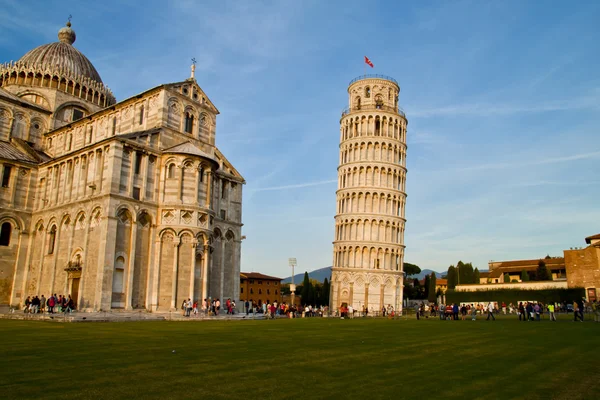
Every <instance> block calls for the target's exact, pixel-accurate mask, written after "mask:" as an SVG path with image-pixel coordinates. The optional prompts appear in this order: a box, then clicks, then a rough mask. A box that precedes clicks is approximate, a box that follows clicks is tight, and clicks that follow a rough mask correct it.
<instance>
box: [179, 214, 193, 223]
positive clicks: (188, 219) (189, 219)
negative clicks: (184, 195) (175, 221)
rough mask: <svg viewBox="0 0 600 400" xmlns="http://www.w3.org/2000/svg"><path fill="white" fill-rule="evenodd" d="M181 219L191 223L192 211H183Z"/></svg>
mask: <svg viewBox="0 0 600 400" xmlns="http://www.w3.org/2000/svg"><path fill="white" fill-rule="evenodd" d="M181 221H182V222H183V223H184V224H186V225H189V224H190V223H191V222H192V213H191V212H190V211H181Z"/></svg>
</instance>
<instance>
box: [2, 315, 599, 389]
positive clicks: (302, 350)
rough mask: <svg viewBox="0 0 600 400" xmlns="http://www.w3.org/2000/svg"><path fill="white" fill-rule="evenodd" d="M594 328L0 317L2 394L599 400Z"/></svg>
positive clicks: (509, 322)
mask: <svg viewBox="0 0 600 400" xmlns="http://www.w3.org/2000/svg"><path fill="white" fill-rule="evenodd" d="M599 334H600V323H594V322H591V321H586V322H585V323H579V322H578V323H573V322H571V321H570V319H569V320H567V319H563V320H559V321H558V322H557V323H550V322H549V321H547V320H545V321H542V322H518V321H516V320H515V317H510V318H509V317H503V318H499V319H498V320H497V321H495V322H492V321H489V322H488V321H484V320H479V321H476V322H472V321H470V320H468V321H439V320H437V319H428V320H421V321H416V320H414V319H409V320H384V319H370V318H369V319H354V320H339V319H333V318H325V319H319V318H311V319H295V320H275V321H206V322H196V323H194V322H128V323H51V322H35V321H17V320H0V338H1V340H2V345H1V346H0V371H2V373H1V374H0V398H9V399H17V398H55V399H56V398H60V399H68V398H90V399H92V398H93V399H96V398H107V399H116V398H139V399H142V398H161V399H168V398H173V399H175V398H177V399H182V398H196V399H244V400H247V399H322V398H334V399H369V400H373V399H388V398H394V399H400V398H402V399H411V398H415V399H430V398H431V399H449V398H456V399H469V398H483V399H512V398H523V399H549V398H562V399H598V398H599V397H600V366H598V360H599V356H600V340H599ZM173 350H175V353H173V352H172V351H173Z"/></svg>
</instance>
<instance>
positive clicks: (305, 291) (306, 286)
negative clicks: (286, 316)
mask: <svg viewBox="0 0 600 400" xmlns="http://www.w3.org/2000/svg"><path fill="white" fill-rule="evenodd" d="M300 295H301V296H302V304H309V299H310V279H308V272H306V271H305V272H304V281H302V292H301V293H300Z"/></svg>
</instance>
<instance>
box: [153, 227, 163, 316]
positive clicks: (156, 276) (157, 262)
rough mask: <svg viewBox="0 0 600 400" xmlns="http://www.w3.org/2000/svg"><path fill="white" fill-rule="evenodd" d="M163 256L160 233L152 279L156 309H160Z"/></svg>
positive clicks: (155, 249)
mask: <svg viewBox="0 0 600 400" xmlns="http://www.w3.org/2000/svg"><path fill="white" fill-rule="evenodd" d="M161 257H162V240H161V238H160V236H159V235H156V239H155V240H154V278H153V281H152V300H151V301H152V304H151V305H150V306H155V310H158V296H159V293H158V284H159V282H160V262H161Z"/></svg>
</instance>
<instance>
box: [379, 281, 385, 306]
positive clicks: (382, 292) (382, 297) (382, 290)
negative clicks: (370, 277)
mask: <svg viewBox="0 0 600 400" xmlns="http://www.w3.org/2000/svg"><path fill="white" fill-rule="evenodd" d="M384 300H385V284H383V283H382V284H381V287H380V289H379V310H380V311H381V308H382V307H383V302H384Z"/></svg>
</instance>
